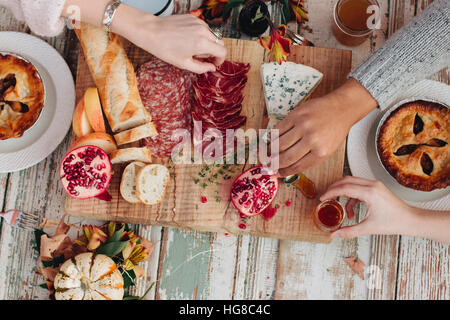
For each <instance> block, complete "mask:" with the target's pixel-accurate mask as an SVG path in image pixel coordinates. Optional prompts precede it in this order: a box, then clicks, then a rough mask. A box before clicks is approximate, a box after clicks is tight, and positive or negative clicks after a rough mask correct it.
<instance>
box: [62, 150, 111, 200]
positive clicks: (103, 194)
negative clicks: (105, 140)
mask: <svg viewBox="0 0 450 320" xmlns="http://www.w3.org/2000/svg"><path fill="white" fill-rule="evenodd" d="M59 174H60V177H61V182H62V184H63V186H64V189H65V190H66V192H67V194H68V195H69V196H70V197H72V198H75V199H88V198H94V197H96V198H98V199H101V200H106V201H109V200H111V196H110V195H109V193H108V192H107V191H106V189H107V188H108V186H109V184H110V182H111V177H112V166H111V162H110V161H109V157H108V155H107V154H106V152H105V151H104V150H103V149H101V148H99V147H95V146H82V147H79V148H76V149H74V150H72V151H70V152H69V153H68V154H67V155H66V156H65V157H64V159H63V160H62V162H61V167H60V170H59Z"/></svg>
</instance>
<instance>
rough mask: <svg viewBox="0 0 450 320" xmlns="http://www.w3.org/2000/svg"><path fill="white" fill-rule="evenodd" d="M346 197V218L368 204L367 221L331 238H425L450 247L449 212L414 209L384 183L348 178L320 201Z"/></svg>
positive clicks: (337, 184)
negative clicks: (355, 209) (383, 236)
mask: <svg viewBox="0 0 450 320" xmlns="http://www.w3.org/2000/svg"><path fill="white" fill-rule="evenodd" d="M340 196H347V197H349V200H348V202H347V204H346V206H345V210H346V211H347V216H348V218H349V219H350V220H351V219H353V217H354V211H353V208H354V206H355V205H356V204H357V203H359V202H360V201H362V202H365V204H366V206H367V212H366V216H365V218H364V220H363V221H362V222H361V223H359V224H356V225H353V226H349V227H342V228H341V229H339V230H337V231H335V232H333V233H332V234H331V237H332V238H355V237H360V236H365V235H369V234H399V235H406V236H413V237H424V238H428V239H432V240H436V241H440V242H443V243H446V244H450V232H449V230H450V211H433V210H424V209H419V208H415V207H411V206H409V205H408V204H406V203H405V202H404V201H402V200H400V199H399V198H397V197H396V196H395V195H394V194H393V193H392V192H390V191H389V190H388V189H387V188H386V187H385V186H384V185H383V184H382V183H381V182H379V181H372V180H367V179H363V178H357V177H350V176H349V177H345V178H344V179H342V180H340V181H337V182H335V183H333V184H332V185H331V186H330V187H329V188H328V190H327V191H326V192H325V193H324V194H323V195H322V196H321V197H320V200H321V201H325V200H329V199H334V198H337V197H340Z"/></svg>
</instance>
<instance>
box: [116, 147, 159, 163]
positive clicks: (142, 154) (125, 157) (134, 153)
mask: <svg viewBox="0 0 450 320" xmlns="http://www.w3.org/2000/svg"><path fill="white" fill-rule="evenodd" d="M109 158H110V159H111V163H112V164H118V163H124V162H132V161H141V162H145V163H151V162H152V154H151V152H150V148H149V147H142V148H125V149H117V150H115V151H113V152H111V154H110V155H109Z"/></svg>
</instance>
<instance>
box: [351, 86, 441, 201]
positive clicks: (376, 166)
mask: <svg viewBox="0 0 450 320" xmlns="http://www.w3.org/2000/svg"><path fill="white" fill-rule="evenodd" d="M418 96H420V97H424V98H429V99H431V100H436V101H442V102H443V103H445V104H447V105H449V104H450V86H448V85H446V84H443V83H441V82H436V81H431V80H423V81H421V82H419V83H417V84H416V85H414V86H413V87H411V88H410V89H408V90H407V91H406V92H404V93H403V94H401V96H399V97H397V99H396V101H394V103H393V104H392V105H395V104H396V103H397V102H399V101H400V100H404V99H408V98H411V97H418ZM388 110H389V108H388V109H387V110H385V111H384V112H387V111H388ZM384 112H382V111H380V110H379V109H376V110H374V111H372V112H371V113H370V114H368V115H367V116H366V117H365V118H364V119H363V120H361V121H359V122H358V123H357V124H355V125H354V126H353V127H352V129H351V130H350V133H349V135H348V139H347V156H348V162H349V165H350V170H351V171H352V174H353V175H354V176H357V177H362V178H367V179H371V180H375V179H376V180H380V181H381V182H383V183H384V184H385V185H386V187H388V188H389V190H391V191H392V192H393V193H394V194H396V195H397V196H398V197H399V198H401V199H403V200H405V201H406V202H408V203H409V204H411V205H413V206H415V207H420V208H426V209H434V210H450V187H447V188H445V189H440V190H434V191H431V192H423V191H417V190H413V189H409V188H406V187H403V186H402V185H400V184H399V183H398V182H397V181H396V180H395V179H394V178H393V177H391V176H390V175H389V174H388V173H387V172H386V170H385V169H384V167H383V165H382V164H381V162H380V161H379V159H378V156H377V153H376V149H375V135H376V130H377V126H378V123H379V122H380V120H381V118H382V116H383V114H384Z"/></svg>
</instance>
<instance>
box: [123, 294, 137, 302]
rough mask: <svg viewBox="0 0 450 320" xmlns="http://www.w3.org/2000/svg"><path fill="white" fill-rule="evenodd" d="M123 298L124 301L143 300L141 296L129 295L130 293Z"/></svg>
mask: <svg viewBox="0 0 450 320" xmlns="http://www.w3.org/2000/svg"><path fill="white" fill-rule="evenodd" d="M122 300H124V301H131V300H141V297H138V296H128V295H126V296H123V299H122Z"/></svg>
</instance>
